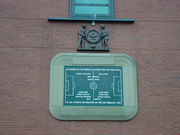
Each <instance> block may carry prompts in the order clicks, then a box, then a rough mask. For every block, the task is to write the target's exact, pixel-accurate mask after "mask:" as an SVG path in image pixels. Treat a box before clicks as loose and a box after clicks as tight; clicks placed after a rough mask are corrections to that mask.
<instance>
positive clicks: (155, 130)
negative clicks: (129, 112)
mask: <svg viewBox="0 0 180 135" xmlns="http://www.w3.org/2000/svg"><path fill="white" fill-rule="evenodd" d="M179 7H180V1H179V0H173V1H171V0H148V1H146V0H136V1H135V0H115V11H116V13H115V15H116V18H134V19H136V23H135V24H116V23H106V24H105V25H106V26H107V27H108V29H109V31H110V48H111V53H127V54H129V55H131V56H132V57H133V58H134V59H135V61H136V62H137V69H138V74H137V75H138V93H139V112H138V114H137V116H136V117H135V118H134V119H132V120H130V121H126V122H122V121H58V120H55V119H54V118H53V117H52V116H51V115H50V114H49V110H48V91H49V90H48V89H49V65H50V60H51V58H52V57H53V56H54V55H56V54H57V53H61V52H76V31H77V29H78V28H79V27H80V25H81V24H82V23H81V22H78V23H66V22H60V23H50V22H48V21H47V18H48V17H67V16H68V1H67V0H0V135H178V134H180V132H179V131H180V129H179V127H180V113H179V112H180V110H179V109H180V60H179V59H180V38H179V35H180V8H179ZM87 24H88V28H91V27H92V26H91V25H90V23H87ZM96 27H97V28H98V27H99V24H97V25H96Z"/></svg>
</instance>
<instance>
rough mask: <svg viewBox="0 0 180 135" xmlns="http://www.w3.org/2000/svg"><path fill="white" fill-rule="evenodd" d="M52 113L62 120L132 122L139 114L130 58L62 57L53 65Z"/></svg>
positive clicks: (72, 54)
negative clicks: (130, 120)
mask: <svg viewBox="0 0 180 135" xmlns="http://www.w3.org/2000/svg"><path fill="white" fill-rule="evenodd" d="M49 110H50V113H51V114H52V116H54V117H55V118H56V119H59V120H129V119H131V118H133V117H134V116H135V115H136V112H137V110H138V99H137V80H136V64H135V61H134V60H133V59H132V58H131V57H130V56H128V55H126V54H110V53H108V54H104V53H99V54H98V53H60V54H58V55H56V56H55V57H53V58H52V61H51V64H50V88H49Z"/></svg>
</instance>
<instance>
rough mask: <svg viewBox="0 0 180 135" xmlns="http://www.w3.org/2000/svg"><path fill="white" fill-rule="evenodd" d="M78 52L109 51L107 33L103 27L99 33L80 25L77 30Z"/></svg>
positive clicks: (102, 26) (103, 26)
mask: <svg viewBox="0 0 180 135" xmlns="http://www.w3.org/2000/svg"><path fill="white" fill-rule="evenodd" d="M77 50H78V51H109V50H110V49H109V31H108V29H107V28H106V27H105V25H101V26H100V31H97V30H95V29H90V30H89V31H86V25H85V24H82V26H81V28H79V29H78V44H77Z"/></svg>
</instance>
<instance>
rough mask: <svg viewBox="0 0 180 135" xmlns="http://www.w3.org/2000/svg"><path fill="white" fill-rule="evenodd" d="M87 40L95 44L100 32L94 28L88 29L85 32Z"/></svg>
mask: <svg viewBox="0 0 180 135" xmlns="http://www.w3.org/2000/svg"><path fill="white" fill-rule="evenodd" d="M86 39H87V41H88V42H89V43H91V44H96V43H98V42H99V40H100V34H99V32H98V31H96V30H90V31H89V32H88V33H87V37H86Z"/></svg>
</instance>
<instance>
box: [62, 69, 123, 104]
mask: <svg viewBox="0 0 180 135" xmlns="http://www.w3.org/2000/svg"><path fill="white" fill-rule="evenodd" d="M122 70H123V69H122V67H120V66H65V67H64V105H76V106H82V105H93V106H100V105H103V106H122V105H123V75H122Z"/></svg>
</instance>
